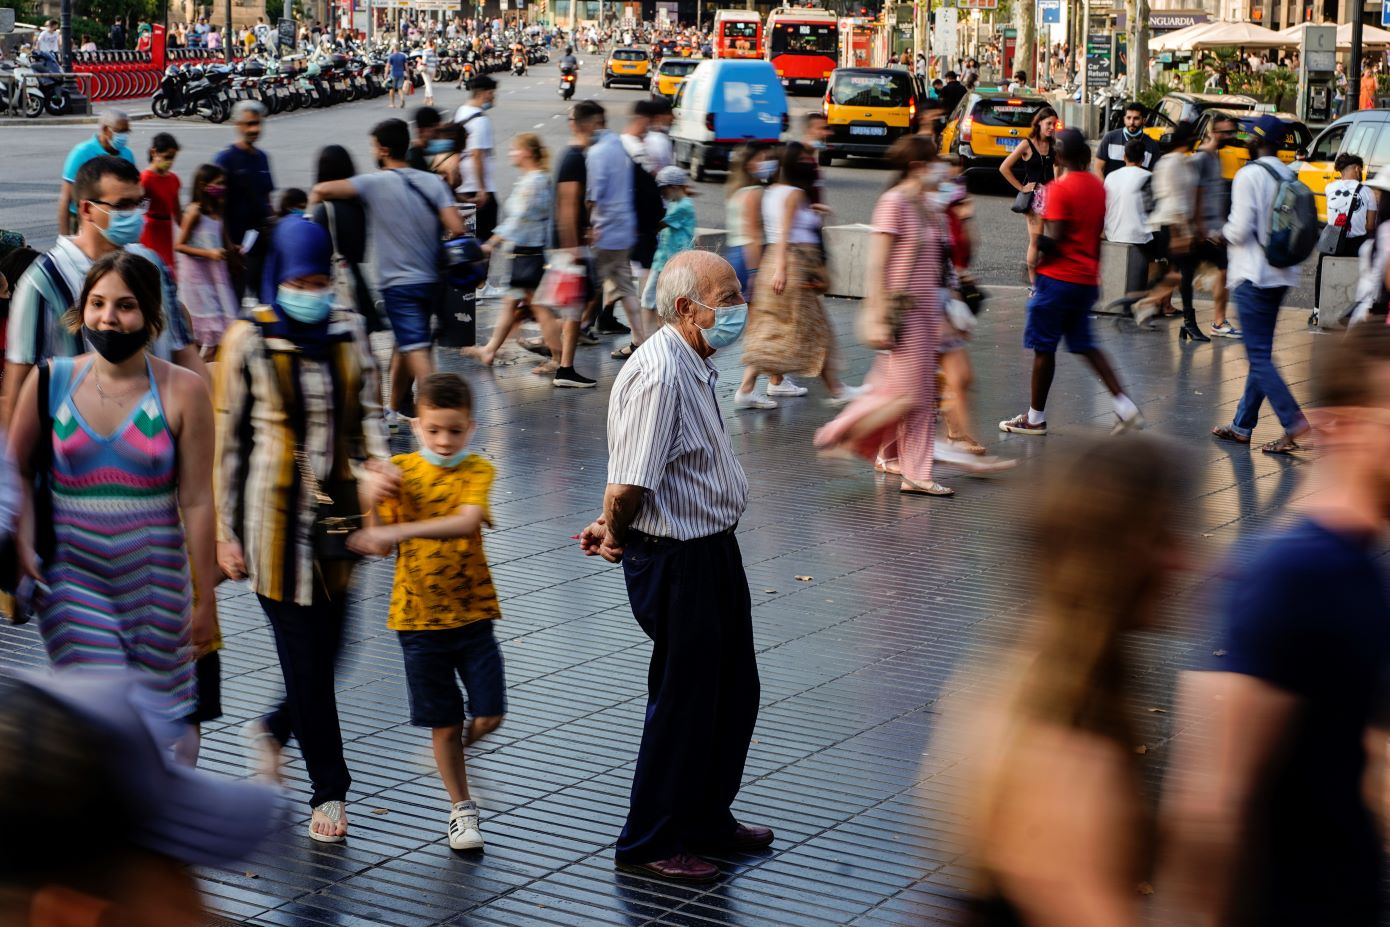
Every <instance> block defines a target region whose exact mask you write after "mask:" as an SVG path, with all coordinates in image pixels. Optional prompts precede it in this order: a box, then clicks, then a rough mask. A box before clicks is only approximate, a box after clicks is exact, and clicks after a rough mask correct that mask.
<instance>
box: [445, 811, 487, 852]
mask: <svg viewBox="0 0 1390 927" xmlns="http://www.w3.org/2000/svg"><path fill="white" fill-rule="evenodd" d="M482 846H483V832H482V831H481V830H480V829H479V828H478V805H477V803H476V802H471V801H461V802H458V803H457V804H455V805H454V810H453V811H450V812H449V849H451V850H478V849H482Z"/></svg>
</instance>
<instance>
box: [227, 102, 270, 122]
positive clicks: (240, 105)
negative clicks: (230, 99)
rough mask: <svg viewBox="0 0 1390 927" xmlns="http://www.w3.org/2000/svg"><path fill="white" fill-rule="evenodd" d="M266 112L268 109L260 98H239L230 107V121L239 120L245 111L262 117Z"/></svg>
mask: <svg viewBox="0 0 1390 927" xmlns="http://www.w3.org/2000/svg"><path fill="white" fill-rule="evenodd" d="M267 112H268V110H266V108H265V104H264V103H262V102H261V101H260V100H240V101H238V102H237V104H236V105H235V106H233V107H232V122H241V117H242V116H245V115H246V114H247V113H252V114H254V115H256V116H260V117H261V118H262V119H264V118H265V114H266V113H267Z"/></svg>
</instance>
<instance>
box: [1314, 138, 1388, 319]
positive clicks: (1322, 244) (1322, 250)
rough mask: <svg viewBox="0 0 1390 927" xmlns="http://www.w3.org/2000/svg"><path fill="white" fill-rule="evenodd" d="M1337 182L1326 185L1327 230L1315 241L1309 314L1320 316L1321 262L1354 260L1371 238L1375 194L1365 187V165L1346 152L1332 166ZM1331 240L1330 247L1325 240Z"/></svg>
mask: <svg viewBox="0 0 1390 927" xmlns="http://www.w3.org/2000/svg"><path fill="white" fill-rule="evenodd" d="M1333 168H1334V169H1335V170H1336V171H1337V175H1338V176H1337V179H1336V180H1334V181H1332V182H1331V183H1329V184H1328V185H1327V188H1326V190H1325V191H1324V193H1325V195H1326V198H1327V226H1328V228H1331V229H1332V230H1333V231H1332V232H1330V233H1329V232H1327V231H1324V232H1323V235H1322V236H1321V237H1320V238H1319V239H1318V261H1317V267H1316V269H1315V271H1314V273H1313V311H1314V312H1321V308H1322V307H1321V297H1322V262H1323V260H1324V259H1325V258H1327V257H1329V256H1331V257H1356V256H1358V255H1360V253H1361V246H1362V245H1364V244H1365V243H1366V241H1367V239H1369V238H1372V237H1373V236H1374V235H1375V227H1376V218H1377V212H1376V205H1377V204H1376V194H1375V191H1374V190H1372V189H1371V188H1370V187H1368V186H1366V185H1365V183H1363V181H1364V180H1365V162H1364V161H1362V160H1361V158H1359V157H1358V156H1356V155H1354V154H1351V153H1350V152H1344V153H1342V154H1339V155H1338V156H1337V160H1336V161H1334V162H1333ZM1329 237H1330V238H1331V239H1332V242H1331V247H1330V248H1329V247H1326V244H1327V242H1326V240H1327V239H1328V238H1329Z"/></svg>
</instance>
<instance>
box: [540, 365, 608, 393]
mask: <svg viewBox="0 0 1390 927" xmlns="http://www.w3.org/2000/svg"><path fill="white" fill-rule="evenodd" d="M550 382H551V385H553V386H559V387H564V388H566V389H592V388H593V387H595V386H598V381H597V380H591V379H589V378H588V377H586V376H584V374H582V373H579V372H578V371H576V370H575V369H574V368H573V367H568V368H562V369H560V370H557V371H555V379H553V380H551V381H550Z"/></svg>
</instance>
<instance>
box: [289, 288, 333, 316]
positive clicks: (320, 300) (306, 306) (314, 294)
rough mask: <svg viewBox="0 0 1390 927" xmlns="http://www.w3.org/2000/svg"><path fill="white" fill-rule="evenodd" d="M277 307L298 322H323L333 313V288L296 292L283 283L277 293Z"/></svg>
mask: <svg viewBox="0 0 1390 927" xmlns="http://www.w3.org/2000/svg"><path fill="white" fill-rule="evenodd" d="M275 305H277V306H279V307H280V308H281V309H283V310H285V315H287V316H289V317H290V318H292V319H294V320H295V321H296V322H304V323H306V324H312V323H314V322H322V321H323V320H324V319H326V318H328V314H329V313H330V312H332V311H333V288H332V287H328V288H326V289H322V290H296V289H294V288H293V287H288V286H285V285H284V284H283V283H282V284H281V285H280V287H279V288H278V289H277V290H276V291H275Z"/></svg>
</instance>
